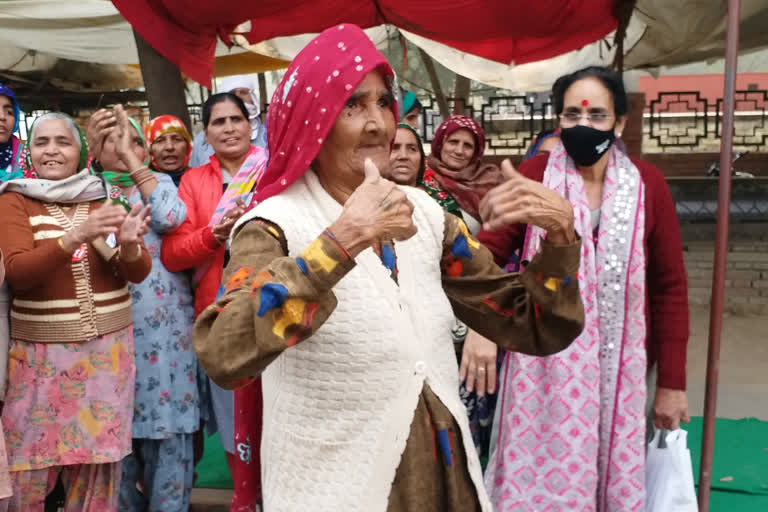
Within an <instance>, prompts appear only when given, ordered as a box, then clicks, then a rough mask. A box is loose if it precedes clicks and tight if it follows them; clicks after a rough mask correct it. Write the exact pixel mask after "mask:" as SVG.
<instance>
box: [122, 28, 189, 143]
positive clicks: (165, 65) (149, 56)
mask: <svg viewBox="0 0 768 512" xmlns="http://www.w3.org/2000/svg"><path fill="white" fill-rule="evenodd" d="M133 35H134V37H135V38H136V49H137V50H138V54H139V66H140V67H141V75H142V76H143V78H144V88H145V89H146V90H147V101H148V103H149V115H150V116H151V117H157V116H159V115H164V114H170V115H173V116H176V117H178V118H179V119H181V121H182V122H183V123H184V124H185V125H186V127H187V129H188V130H189V131H190V133H191V132H192V122H191V120H190V118H189V110H188V109H187V98H186V94H185V90H186V86H185V84H184V80H183V79H182V78H181V71H179V68H178V67H176V65H175V64H173V63H172V62H171V61H169V60H168V59H166V58H165V57H163V56H162V55H160V53H158V52H157V51H156V50H155V49H154V48H152V46H150V44H149V43H148V42H146V41H145V40H144V38H143V37H141V36H140V35H139V34H138V33H137V32H136V31H135V30H134V31H133Z"/></svg>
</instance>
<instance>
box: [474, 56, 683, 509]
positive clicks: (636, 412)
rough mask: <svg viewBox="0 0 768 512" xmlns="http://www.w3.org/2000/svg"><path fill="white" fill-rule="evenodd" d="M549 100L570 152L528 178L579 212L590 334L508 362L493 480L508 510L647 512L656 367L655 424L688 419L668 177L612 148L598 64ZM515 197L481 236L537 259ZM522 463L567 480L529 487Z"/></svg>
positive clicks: (508, 195)
mask: <svg viewBox="0 0 768 512" xmlns="http://www.w3.org/2000/svg"><path fill="white" fill-rule="evenodd" d="M552 95H553V103H554V107H555V111H556V112H557V114H558V115H559V117H560V129H561V134H560V138H561V141H562V144H559V145H558V146H557V147H555V148H554V149H553V150H552V152H551V153H550V154H549V155H548V156H547V155H542V156H537V157H534V158H533V159H531V160H529V161H527V162H525V163H524V164H523V165H522V166H521V168H520V170H521V172H522V174H524V175H525V176H527V177H529V178H531V179H534V180H536V181H539V182H543V184H544V185H545V186H546V187H547V188H549V189H551V190H553V191H555V192H557V193H558V194H561V195H563V196H564V197H566V198H567V199H568V200H569V201H570V203H571V204H572V205H573V209H574V211H575V219H576V221H575V224H576V231H577V232H578V233H579V235H580V236H581V237H582V241H583V243H582V249H581V251H582V252H581V264H580V267H579V282H580V283H579V284H580V290H581V296H582V300H583V301H584V304H585V305H587V306H588V307H586V326H587V328H586V329H585V330H584V332H583V333H582V335H581V336H580V337H579V339H578V340H577V342H576V343H573V344H572V345H571V346H570V347H569V348H568V349H567V350H566V351H563V352H561V353H559V354H557V355H555V356H551V357H547V358H544V359H542V358H533V357H529V356H523V355H520V354H514V353H510V354H508V355H507V357H506V360H505V369H504V370H503V373H502V380H501V384H500V396H499V403H500V406H499V414H498V429H497V434H498V443H497V445H496V446H497V448H496V451H495V453H494V455H493V456H492V459H491V462H490V464H489V466H488V470H487V472H486V483H487V485H488V489H489V490H490V492H491V495H492V498H493V501H494V503H495V505H496V507H497V508H498V509H500V510H501V509H503V510H506V508H507V507H508V506H511V505H512V504H513V503H515V504H522V506H528V507H531V508H535V509H537V510H541V509H544V508H546V507H548V506H551V507H553V508H568V509H574V510H598V511H619V510H622V511H623V510H642V509H643V506H644V505H643V501H644V499H645V488H644V474H645V473H644V471H643V469H642V468H643V466H644V463H645V460H644V454H645V445H644V436H643V435H642V433H643V432H644V431H645V428H646V423H645V404H646V371H647V369H648V368H651V367H653V366H654V365H655V367H656V368H657V369H658V389H657V390H656V396H655V399H653V398H652V397H651V399H650V400H649V402H653V404H654V406H653V409H654V416H655V423H656V426H657V427H659V428H665V429H675V428H677V427H678V425H679V423H680V422H681V421H683V422H687V421H688V406H687V402H686V397H685V360H686V343H687V340H688V301H687V291H686V281H685V267H684V265H683V252H682V244H681V240H680V231H679V227H678V222H677V217H676V215H675V208H674V204H673V202H672V198H671V196H670V193H669V189H668V188H667V184H666V182H665V181H664V176H663V175H662V173H661V172H660V171H659V170H658V169H657V168H656V167H654V166H652V165H651V164H649V163H647V162H644V161H642V160H638V159H634V158H632V159H630V158H628V157H627V155H626V154H625V153H624V152H623V151H621V150H620V149H619V147H617V144H616V142H617V138H618V137H621V131H622V129H623V128H624V124H625V123H626V116H627V96H626V94H625V92H624V85H623V83H622V81H621V78H620V77H619V76H618V75H617V74H616V73H615V72H613V71H610V70H607V69H604V68H595V67H592V68H586V69H583V70H580V71H577V72H575V73H572V74H569V75H565V76H563V77H561V78H560V79H558V80H557V82H555V84H554V86H553V88H552ZM516 195H517V190H516V189H515V187H514V184H509V183H505V184H504V185H501V186H499V187H498V188H496V189H494V190H492V191H491V192H490V193H489V194H488V197H487V199H486V201H487V203H486V204H485V205H484V208H483V214H484V216H483V218H484V219H486V222H487V223H486V226H485V227H486V228H487V231H484V232H482V233H480V235H479V239H480V240H481V241H482V242H483V243H485V244H486V245H487V246H488V247H489V248H490V249H491V251H492V252H493V253H494V256H495V257H496V261H497V262H499V264H503V263H506V262H507V261H508V260H509V256H510V254H512V253H513V252H514V251H515V250H517V249H521V250H522V259H523V260H526V259H529V258H530V257H532V256H533V255H534V254H535V253H536V251H537V250H538V248H539V246H540V240H541V236H542V235H543V232H542V230H541V229H540V228H538V227H536V226H532V225H530V223H525V222H515V223H514V224H512V225H511V226H504V224H508V219H509V218H512V217H515V216H516V215H517V214H516V212H515V210H514V207H515V203H514V198H515V196H516ZM552 286H553V287H554V286H556V285H555V284H553V285H552ZM638 432H639V433H640V434H639V435H638ZM533 439H535V440H536V441H535V443H534V445H535V446H537V448H536V449H535V450H531V446H532V444H531V443H532V440H533ZM527 467H536V473H537V474H539V475H542V474H551V473H552V474H557V475H559V477H558V478H557V479H556V480H552V479H541V478H533V477H531V478H530V480H526V482H525V485H520V479H521V474H522V475H528V474H532V473H530V471H528V470H527V469H525V468H527ZM521 472H522V473H521Z"/></svg>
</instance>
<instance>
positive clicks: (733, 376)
mask: <svg viewBox="0 0 768 512" xmlns="http://www.w3.org/2000/svg"><path fill="white" fill-rule="evenodd" d="M723 320H724V321H723V334H722V346H721V350H720V378H719V386H718V399H717V416H718V417H721V418H735V419H738V418H744V417H755V418H758V419H761V420H763V421H768V316H736V315H726V316H725V317H724V318H723ZM708 336H709V309H708V308H695V309H693V310H692V311H691V339H690V342H689V346H688V403H689V406H690V409H691V414H692V415H694V416H701V415H702V414H703V413H704V387H705V382H706V379H705V375H706V367H707V342H708Z"/></svg>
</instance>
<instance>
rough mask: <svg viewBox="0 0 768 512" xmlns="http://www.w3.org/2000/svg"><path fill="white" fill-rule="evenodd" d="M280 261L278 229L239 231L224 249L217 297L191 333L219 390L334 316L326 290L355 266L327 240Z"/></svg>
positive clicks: (259, 224) (257, 225) (256, 225)
mask: <svg viewBox="0 0 768 512" xmlns="http://www.w3.org/2000/svg"><path fill="white" fill-rule="evenodd" d="M287 253H288V250H287V246H286V239H285V235H284V234H283V232H282V230H281V229H280V227H279V226H277V225H276V224H272V223H269V222H266V221H263V220H255V221H252V222H250V223H248V224H246V225H245V226H244V227H243V228H242V229H241V230H240V231H239V232H238V233H237V235H236V237H235V239H234V241H233V243H232V250H231V257H230V260H229V263H228V264H227V267H226V268H225V269H224V274H223V276H222V287H223V288H224V289H223V293H222V295H221V296H220V297H219V299H218V300H217V301H216V302H215V303H214V304H212V305H211V306H209V307H208V308H206V309H205V310H204V311H203V312H202V313H201V314H200V316H199V317H198V319H197V322H196V323H195V331H194V344H195V350H196V352H197V355H198V358H199V359H200V362H201V363H202V365H203V367H204V368H205V370H206V372H207V373H208V375H209V376H210V377H211V378H212V379H213V380H214V381H215V382H216V383H217V384H219V385H220V386H222V387H224V388H235V387H238V386H240V385H243V384H245V383H247V382H248V381H249V380H250V379H251V378H253V377H256V376H258V375H259V374H260V373H261V372H262V371H263V370H264V368H266V367H267V365H269V364H270V363H271V362H272V361H274V360H275V358H277V357H278V356H279V355H280V354H281V353H282V351H283V350H286V349H288V348H289V347H291V346H293V345H295V344H296V343H299V342H301V341H302V340H305V339H307V338H308V337H310V336H311V335H312V333H314V332H315V331H316V330H317V329H318V328H319V327H320V326H321V325H322V324H323V323H324V322H325V321H326V320H327V319H328V317H329V316H330V314H331V313H332V312H333V310H334V309H335V308H336V297H335V295H334V294H333V291H332V289H333V287H334V285H335V284H336V283H337V282H338V281H339V280H340V279H341V278H342V277H344V276H345V275H346V274H347V272H349V271H350V270H351V269H352V268H354V265H355V263H354V260H352V259H350V258H349V255H348V254H347V252H346V251H345V250H344V249H343V248H342V247H341V246H340V245H339V244H338V243H336V241H335V239H334V238H333V236H332V235H330V234H329V233H328V232H324V233H322V234H320V236H318V237H317V238H316V239H315V240H314V241H313V242H312V243H311V244H310V245H309V246H307V248H306V249H304V251H303V252H302V253H301V255H300V256H299V257H296V258H292V257H289V256H287Z"/></svg>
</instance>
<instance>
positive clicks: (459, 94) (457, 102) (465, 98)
mask: <svg viewBox="0 0 768 512" xmlns="http://www.w3.org/2000/svg"><path fill="white" fill-rule="evenodd" d="M471 87H472V80H470V79H469V78H467V77H465V76H462V75H460V74H458V73H456V83H455V84H454V86H453V100H454V104H453V115H455V116H458V115H463V114H464V111H465V109H466V107H467V104H468V103H469V90H470V88H471Z"/></svg>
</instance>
